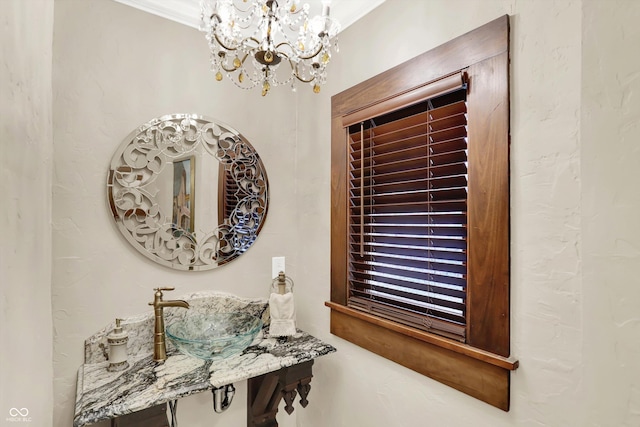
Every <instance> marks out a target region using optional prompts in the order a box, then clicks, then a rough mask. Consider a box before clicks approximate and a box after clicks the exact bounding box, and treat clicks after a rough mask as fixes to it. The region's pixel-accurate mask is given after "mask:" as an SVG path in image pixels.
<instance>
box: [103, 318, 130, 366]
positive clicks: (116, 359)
mask: <svg viewBox="0 0 640 427" xmlns="http://www.w3.org/2000/svg"><path fill="white" fill-rule="evenodd" d="M121 320H122V319H116V327H115V328H113V331H111V333H110V334H109V335H107V342H108V343H109V366H108V367H107V371H109V372H118V371H123V370H125V369H127V368H128V367H129V362H128V361H127V342H128V341H129V334H127V332H126V331H124V330H123V329H122V326H121V325H120V322H121Z"/></svg>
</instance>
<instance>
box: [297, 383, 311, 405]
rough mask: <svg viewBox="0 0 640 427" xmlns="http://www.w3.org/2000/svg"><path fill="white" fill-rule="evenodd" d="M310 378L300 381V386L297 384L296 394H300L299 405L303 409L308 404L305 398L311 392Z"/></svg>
mask: <svg viewBox="0 0 640 427" xmlns="http://www.w3.org/2000/svg"><path fill="white" fill-rule="evenodd" d="M310 383H311V378H309V379H308V380H307V379H303V380H301V381H300V384H298V393H300V405H301V406H302V407H303V408H306V407H307V405H308V404H309V401H308V400H307V396H308V395H309V391H311V384H310Z"/></svg>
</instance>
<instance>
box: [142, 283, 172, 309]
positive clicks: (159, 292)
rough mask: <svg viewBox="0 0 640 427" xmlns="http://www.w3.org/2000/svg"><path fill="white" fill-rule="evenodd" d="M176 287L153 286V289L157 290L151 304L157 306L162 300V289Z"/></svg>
mask: <svg viewBox="0 0 640 427" xmlns="http://www.w3.org/2000/svg"><path fill="white" fill-rule="evenodd" d="M175 289H176V288H174V287H173V286H166V287H159V288H153V290H154V291H156V293H155V294H154V300H153V302H150V303H149V305H153V306H155V305H156V304H157V303H158V302H159V301H162V291H173V290H175Z"/></svg>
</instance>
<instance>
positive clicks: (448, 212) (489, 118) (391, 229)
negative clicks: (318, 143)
mask: <svg viewBox="0 0 640 427" xmlns="http://www.w3.org/2000/svg"><path fill="white" fill-rule="evenodd" d="M508 35H509V19H508V16H504V17H502V18H499V19H497V20H495V21H492V22H490V23H488V24H486V25H484V26H482V27H480V28H478V29H476V30H473V31H471V32H470V33H468V34H465V35H463V36H460V37H458V38H456V39H454V40H452V41H450V42H448V43H446V44H444V45H442V46H440V47H437V48H435V49H433V50H431V51H428V52H425V53H424V54H422V55H420V56H418V57H416V58H414V59H412V60H410V61H408V62H406V63H404V64H401V65H399V66H397V67H395V68H392V69H391V70H389V71H387V72H384V73H382V74H380V75H378V76H375V77H373V78H371V79H369V80H367V81H365V82H362V83H360V84H358V85H356V86H354V87H353V88H350V89H347V90H345V91H344V92H341V93H339V94H337V95H335V96H333V97H332V117H331V140H332V144H331V145H332V160H331V165H332V166H331V168H332V176H331V184H332V199H331V202H332V211H331V221H332V222H331V301H330V302H327V303H326V305H327V306H329V307H330V308H331V333H333V334H335V335H338V336H340V337H342V338H344V339H346V340H348V341H350V342H352V343H354V344H357V345H359V346H361V347H364V348H366V349H368V350H370V351H373V352H375V353H377V354H379V355H381V356H383V357H386V358H388V359H390V360H393V361H395V362H397V363H400V364H402V365H404V366H406V367H409V368H411V369H413V370H415V371H417V372H420V373H422V374H424V375H427V376H429V377H431V378H434V379H436V380H438V381H441V382H443V383H445V384H447V385H449V386H452V387H454V388H456V389H458V390H460V391H463V392H465V393H467V394H469V395H471V396H474V397H476V398H478V399H481V400H483V401H485V402H487V403H489V404H491V405H494V406H496V407H498V408H501V409H503V410H508V409H509V384H510V372H511V371H512V370H514V369H516V368H517V366H518V362H517V361H516V360H514V359H513V358H511V357H510V348H509V347H510V346H509V342H510V328H509V317H510V315H509V37H508Z"/></svg>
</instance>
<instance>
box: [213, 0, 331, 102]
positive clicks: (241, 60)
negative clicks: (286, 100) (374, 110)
mask: <svg viewBox="0 0 640 427" xmlns="http://www.w3.org/2000/svg"><path fill="white" fill-rule="evenodd" d="M299 3H300V0H280V1H276V0H254V1H250V0H203V1H202V2H201V5H202V25H201V27H200V30H201V31H203V32H205V33H206V38H207V41H208V42H209V49H211V69H212V71H213V72H214V73H215V75H216V80H218V81H220V80H222V78H223V74H224V75H227V77H228V78H229V79H230V80H231V81H233V82H234V83H235V84H236V85H237V86H238V87H240V88H243V89H251V88H254V87H256V86H258V85H261V86H262V96H265V95H266V94H267V93H268V92H269V90H270V89H271V87H275V86H280V85H284V84H289V85H291V88H292V89H293V90H295V85H296V80H297V81H300V82H303V83H309V84H310V85H311V86H312V87H313V91H314V92H315V93H318V92H320V86H321V85H323V84H324V83H325V82H326V79H327V71H326V68H327V64H328V63H329V60H330V59H331V50H332V49H333V50H335V51H336V52H337V51H338V48H337V44H336V43H337V37H336V36H337V34H338V31H339V30H340V25H339V24H338V23H337V22H336V21H335V20H333V19H331V18H330V17H329V10H330V5H329V3H330V0H322V15H319V16H315V17H313V18H311V19H309V5H308V4H304V5H302V6H300V4H299Z"/></svg>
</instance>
